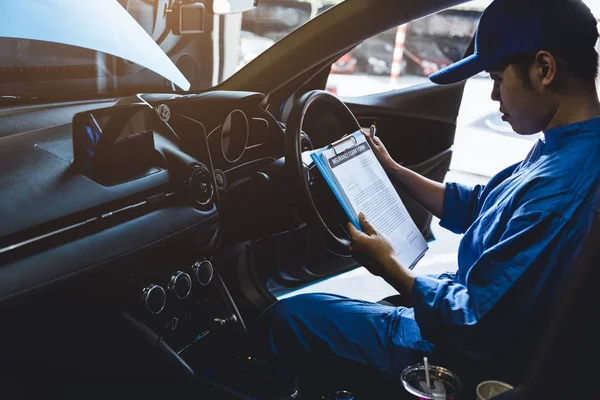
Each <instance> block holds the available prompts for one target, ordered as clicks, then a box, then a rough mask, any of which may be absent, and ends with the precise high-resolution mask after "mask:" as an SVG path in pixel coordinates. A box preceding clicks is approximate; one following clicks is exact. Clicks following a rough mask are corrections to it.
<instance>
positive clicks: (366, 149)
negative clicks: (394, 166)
mask: <svg viewBox="0 0 600 400" xmlns="http://www.w3.org/2000/svg"><path fill="white" fill-rule="evenodd" d="M353 136H354V139H355V140H353V139H352V138H350V139H349V140H347V141H345V142H344V145H343V146H341V145H338V146H336V147H333V148H331V149H328V150H326V151H324V152H323V153H322V157H324V161H325V162H326V164H327V167H329V168H330V169H331V171H332V173H333V176H334V178H335V180H336V181H337V182H336V183H337V184H338V186H339V188H340V189H341V191H342V193H343V194H344V195H345V197H346V199H347V200H348V202H349V203H350V205H351V207H352V209H353V211H354V212H355V215H358V213H360V212H362V213H364V214H365V216H366V217H367V220H368V221H369V222H370V223H371V225H373V227H374V228H375V229H376V230H377V231H378V232H381V233H383V234H385V235H386V236H387V237H389V239H390V240H391V242H392V244H393V246H394V250H395V251H396V254H397V255H398V257H399V259H400V261H401V262H402V263H403V264H404V265H406V266H408V267H410V268H412V267H414V266H415V264H416V263H417V261H418V260H420V259H421V257H422V256H423V255H424V254H425V252H426V251H427V249H428V248H429V247H428V245H427V242H426V241H425V239H424V238H423V235H422V234H421V232H420V231H419V229H418V228H417V226H416V225H415V223H414V221H413V220H412V218H411V217H410V214H409V213H408V211H407V209H406V207H405V206H404V203H403V202H402V200H401V199H400V196H399V195H398V193H397V192H396V189H395V188H394V186H393V185H392V182H391V181H390V179H389V178H388V176H387V174H386V173H385V171H384V169H383V167H382V166H381V164H380V163H379V161H378V160H377V157H376V156H375V154H374V153H373V151H372V150H371V148H370V146H369V144H368V143H367V141H366V139H365V137H364V136H363V135H362V134H361V133H360V132H358V133H357V134H354V135H353Z"/></svg>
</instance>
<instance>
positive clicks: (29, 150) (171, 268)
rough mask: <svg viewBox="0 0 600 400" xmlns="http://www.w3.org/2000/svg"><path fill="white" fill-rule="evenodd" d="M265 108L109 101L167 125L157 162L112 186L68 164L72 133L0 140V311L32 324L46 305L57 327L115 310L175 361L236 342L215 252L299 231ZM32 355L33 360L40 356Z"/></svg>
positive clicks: (233, 312) (242, 100) (280, 147)
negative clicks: (137, 107) (143, 110)
mask: <svg viewBox="0 0 600 400" xmlns="http://www.w3.org/2000/svg"><path fill="white" fill-rule="evenodd" d="M263 99H264V96H263V95H262V94H259V93H249V92H219V91H215V92H208V93H201V94H193V95H177V94H148V95H146V94H139V95H137V96H132V97H131V98H125V99H121V100H119V101H117V102H115V103H113V104H116V105H121V104H127V103H144V104H147V105H149V106H151V107H152V109H153V110H154V111H155V112H156V113H157V116H158V117H159V119H160V120H161V122H162V123H160V124H158V125H157V127H156V128H155V129H154V132H153V136H154V145H155V148H154V150H155V151H154V155H155V157H154V159H153V160H154V161H153V162H152V165H151V166H150V167H148V168H143V169H142V170H140V169H135V168H134V169H132V170H131V171H120V172H119V174H118V176H117V177H116V178H115V179H112V180H97V179H94V178H93V177H90V176H87V175H86V174H83V173H81V172H80V171H78V170H77V169H76V168H74V166H73V142H72V129H71V124H70V123H62V124H58V125H56V126H45V127H43V128H41V129H35V130H31V131H27V132H15V133H14V134H10V135H6V136H5V137H2V138H0V164H1V165H2V170H3V171H4V172H3V173H2V175H1V176H0V192H1V193H2V196H1V199H0V203H1V207H0V221H1V223H0V303H1V304H0V305H1V306H2V307H3V308H4V309H5V310H10V309H11V307H14V310H15V311H14V312H15V315H17V314H19V315H30V313H31V312H35V313H36V315H38V316H39V314H40V313H43V312H42V311H40V310H39V309H38V307H39V304H40V302H41V303H42V304H45V306H44V307H47V309H46V308H44V310H46V311H48V312H49V313H46V314H47V315H50V314H51V315H53V316H54V317H56V316H57V315H59V314H60V315H61V317H58V319H59V320H60V319H61V318H62V317H63V316H64V315H67V314H68V313H67V312H66V311H65V312H64V313H63V312H61V310H60V308H62V307H64V309H69V310H71V311H74V312H76V313H78V315H79V314H80V313H84V314H86V315H90V313H91V315H94V313H95V314H96V315H100V314H101V313H104V312H105V311H106V310H111V312H112V311H114V312H115V313H117V314H118V315H121V316H124V317H123V318H125V320H126V322H125V323H126V325H128V326H129V327H130V328H131V329H134V330H138V331H141V332H146V333H145V337H146V339H145V340H146V341H148V343H149V345H150V346H154V345H156V343H158V342H161V343H164V344H165V345H166V347H167V348H168V351H167V353H169V354H171V353H173V354H171V355H170V356H169V357H171V356H172V357H174V359H178V358H180V357H183V358H186V354H191V353H194V352H198V351H199V350H198V349H201V350H200V352H208V353H211V352H212V351H213V350H214V346H215V342H222V341H223V340H225V339H224V338H226V337H228V336H230V335H239V334H242V333H243V332H244V331H245V329H246V326H245V322H244V318H243V316H242V315H241V314H240V311H239V310H238V308H237V306H236V303H235V301H234V300H233V298H232V295H231V293H230V292H229V290H228V288H227V285H226V284H225V282H224V280H223V279H222V275H223V273H224V272H225V273H226V271H225V270H226V269H227V268H228V265H226V264H224V263H219V259H220V258H219V256H220V255H221V254H222V253H223V252H227V249H228V248H229V246H231V245H234V244H236V243H243V242H244V241H246V240H250V239H253V238H258V237H260V236H261V235H265V234H268V233H276V232H278V231H283V230H286V229H290V227H293V226H294V225H295V224H297V223H298V221H297V220H296V219H295V218H294V217H293V215H291V214H292V213H290V212H289V208H288V206H287V205H286V197H285V196H289V190H287V189H285V185H281V183H282V182H285V177H284V176H283V171H284V168H283V166H284V162H283V151H284V130H283V126H282V124H280V123H279V122H278V121H277V120H276V119H275V118H274V117H273V116H272V115H271V114H270V113H269V112H268V111H266V110H265V109H264V108H263V107H262V106H261V105H260V104H261V102H262V101H263ZM67 109H68V108H67ZM88 109H93V104H92V105H91V106H90V107H88ZM28 113H29V112H28V110H24V111H22V113H21V117H22V118H23V119H24V120H25V119H26V118H27V115H28ZM12 116H13V117H14V115H12ZM1 119H2V116H1V115H0V121H1ZM123 168H124V169H127V166H126V165H125V167H123ZM24 310H25V311H24ZM98 318H100V317H98ZM63 322H64V321H63ZM65 324H66V325H68V326H70V327H71V328H73V327H74V326H78V325H79V324H74V323H73V326H71V324H72V321H70V322H65ZM94 330H96V328H94ZM19 332H21V330H15V335H16V336H20V335H22V333H19ZM215 332H222V334H218V335H215ZM211 337H212V339H211ZM13 339H14V340H20V339H21V338H17V339H15V338H13ZM23 340H24V339H23ZM33 341H34V342H35V340H33ZM30 343H31V342H30ZM225 346H226V345H225ZM30 347H31V348H32V349H36V350H31V357H34V358H35V357H37V356H36V354H38V355H39V354H42V353H43V351H41V349H39V348H36V347H35V346H30ZM122 347H128V345H125V344H123V346H122ZM45 350H47V349H45ZM45 350H44V351H45ZM9 353H10V352H8V353H6V354H7V358H6V359H7V360H8V359H10V355H8V354H9ZM14 359H15V360H17V359H19V360H25V359H27V357H25V356H24V355H23V353H22V352H19V353H15V354H14ZM192 359H194V360H197V359H198V357H188V359H187V360H186V361H187V362H188V363H190V362H191V361H190V360H192ZM13 361H14V360H13ZM182 365H187V364H186V363H182ZM136 368H140V367H139V366H137V367H136ZM180 369H181V368H180ZM176 370H177V369H170V370H169V371H170V373H173V371H176ZM182 371H183V375H185V374H187V373H193V372H190V371H189V370H188V368H187V367H184V368H182ZM96 372H97V371H96Z"/></svg>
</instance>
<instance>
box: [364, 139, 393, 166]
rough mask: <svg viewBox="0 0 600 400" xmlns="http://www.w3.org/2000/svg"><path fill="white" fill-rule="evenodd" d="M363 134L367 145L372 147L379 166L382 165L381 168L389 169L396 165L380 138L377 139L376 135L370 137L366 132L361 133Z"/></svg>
mask: <svg viewBox="0 0 600 400" xmlns="http://www.w3.org/2000/svg"><path fill="white" fill-rule="evenodd" d="M363 135H365V138H366V139H367V142H368V143H369V146H371V148H372V149H373V153H375V156H376V157H377V159H378V160H379V162H380V163H381V166H382V167H383V169H385V170H386V171H389V170H391V169H392V168H394V167H395V166H397V165H398V164H397V163H396V162H395V161H394V160H393V159H392V157H391V156H390V153H388V151H387V149H386V148H385V146H384V145H383V142H382V141H381V139H379V138H378V137H377V136H375V137H374V138H371V136H370V135H368V134H366V133H363Z"/></svg>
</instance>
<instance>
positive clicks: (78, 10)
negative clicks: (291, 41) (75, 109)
mask: <svg viewBox="0 0 600 400" xmlns="http://www.w3.org/2000/svg"><path fill="white" fill-rule="evenodd" d="M340 2H341V0H330V1H327V0H312V1H311V0H306V1H302V0H299V1H296V0H262V1H260V2H259V4H258V6H257V7H256V8H255V9H253V10H251V11H248V12H246V13H243V14H231V15H225V16H215V15H212V14H210V13H208V12H207V11H206V10H204V12H203V15H200V16H199V15H197V14H192V13H191V11H190V12H188V11H186V12H185V14H182V15H194V18H201V25H202V29H203V30H202V31H201V32H199V31H195V32H192V33H185V32H184V33H182V32H179V30H178V29H177V27H178V24H177V22H178V21H174V20H173V15H174V14H177V13H176V12H175V11H176V7H177V5H178V4H180V3H181V2H179V1H176V0H76V1H75V0H19V1H18V2H14V3H13V4H12V5H11V7H9V8H8V11H6V10H5V12H3V13H2V14H1V15H0V77H1V79H0V102H2V103H5V102H10V101H15V100H16V101H19V100H20V101H25V102H27V101H36V100H39V101H61V100H79V99H91V98H99V97H117V96H126V95H131V94H136V93H143V92H185V91H188V90H203V89H208V88H211V87H213V86H215V85H217V84H219V83H220V82H222V81H223V80H225V79H227V78H228V77H229V76H231V75H232V74H233V73H235V72H236V71H237V70H239V69H240V68H241V67H243V66H244V65H246V64H247V63H248V62H250V61H251V60H252V59H254V58H255V57H256V56H258V55H259V54H260V53H262V52H264V51H265V50H266V49H268V48H269V47H270V46H272V45H273V44H274V43H275V42H276V41H278V40H280V39H281V38H283V37H284V36H286V35H287V34H289V33H290V32H292V31H293V30H295V29H297V28H298V27H299V26H301V25H302V24H304V23H306V22H307V21H309V20H310V19H312V18H314V17H315V16H317V15H318V14H320V13H322V12H323V11H325V10H327V9H328V8H330V7H331V6H333V5H335V4H337V3H340ZM184 3H188V4H189V3H194V2H193V1H187V2H184ZM195 4H200V3H195ZM182 18H183V17H182ZM194 22H197V21H194Z"/></svg>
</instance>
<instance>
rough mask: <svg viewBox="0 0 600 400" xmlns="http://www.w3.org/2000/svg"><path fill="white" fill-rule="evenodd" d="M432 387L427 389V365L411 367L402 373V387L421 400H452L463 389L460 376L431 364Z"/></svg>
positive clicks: (430, 377)
mask: <svg viewBox="0 0 600 400" xmlns="http://www.w3.org/2000/svg"><path fill="white" fill-rule="evenodd" d="M429 379H430V387H429V388H427V383H426V378H425V365H424V364H415V365H411V366H409V367H407V368H405V369H404V371H402V376H401V380H402V385H403V386H404V388H405V389H406V390H407V391H408V392H409V393H410V394H413V395H415V396H417V397H419V398H420V399H427V400H444V399H446V400H452V399H454V398H455V397H456V396H457V395H458V394H459V393H460V390H461V388H462V383H461V382H460V379H459V378H458V376H457V375H456V374H455V373H454V372H452V371H450V370H448V369H446V368H442V367H438V366H436V365H431V364H429Z"/></svg>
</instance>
